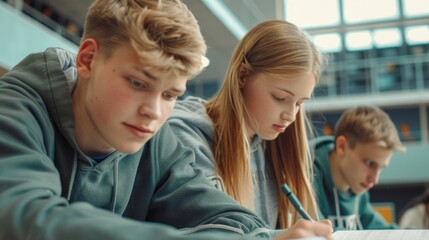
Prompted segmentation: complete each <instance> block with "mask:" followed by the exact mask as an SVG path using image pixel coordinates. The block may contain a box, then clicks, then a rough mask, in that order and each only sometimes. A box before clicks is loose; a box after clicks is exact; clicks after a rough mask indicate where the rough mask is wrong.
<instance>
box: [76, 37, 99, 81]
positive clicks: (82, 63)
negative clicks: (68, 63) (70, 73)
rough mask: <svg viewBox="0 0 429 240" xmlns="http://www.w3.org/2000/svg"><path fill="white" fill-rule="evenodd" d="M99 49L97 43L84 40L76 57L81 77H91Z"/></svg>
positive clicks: (91, 40) (89, 39) (92, 40)
mask: <svg viewBox="0 0 429 240" xmlns="http://www.w3.org/2000/svg"><path fill="white" fill-rule="evenodd" d="M98 47H99V46H98V43H97V41H95V40H94V39H91V38H88V39H85V40H83V42H82V43H81V44H80V47H79V52H78V54H77V57H76V66H77V71H78V74H79V76H80V77H83V78H88V77H89V75H90V73H91V70H92V64H93V62H94V60H95V56H96V55H97V54H98V50H99V48H98Z"/></svg>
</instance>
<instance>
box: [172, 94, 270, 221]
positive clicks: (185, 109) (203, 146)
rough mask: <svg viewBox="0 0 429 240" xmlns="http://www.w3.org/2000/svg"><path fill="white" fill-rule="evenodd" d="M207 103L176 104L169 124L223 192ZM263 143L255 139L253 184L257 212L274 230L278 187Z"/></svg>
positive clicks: (191, 99)
mask: <svg viewBox="0 0 429 240" xmlns="http://www.w3.org/2000/svg"><path fill="white" fill-rule="evenodd" d="M204 104H205V101H204V100H203V99H201V98H197V97H187V98H185V99H184V100H182V101H178V102H177V103H176V106H175V109H174V111H173V113H172V114H171V116H170V118H169V120H168V122H169V123H170V126H171V128H172V129H173V131H174V133H175V134H176V135H177V136H178V138H179V140H180V141H181V142H182V143H183V144H184V145H185V146H188V147H191V148H192V149H193V150H194V152H195V154H196V156H197V157H196V159H197V160H196V164H197V166H198V167H200V168H202V169H203V170H204V173H205V175H206V177H207V178H208V179H209V180H210V181H211V182H212V183H213V184H214V185H215V186H216V187H217V188H218V189H220V190H222V191H223V190H224V187H223V181H222V179H221V178H220V177H219V176H218V175H217V174H216V172H215V167H214V157H213V153H212V148H211V146H212V145H213V137H214V135H213V131H214V128H213V123H212V121H211V119H210V118H209V117H208V115H207V113H206V109H205V107H204ZM263 143H264V142H263V140H262V139H261V138H259V137H258V136H255V137H254V138H253V140H252V143H251V144H252V146H251V147H252V155H251V158H250V161H251V170H252V177H253V184H254V202H255V211H256V213H257V215H258V216H260V217H261V218H262V219H263V220H264V221H265V222H267V224H268V225H269V226H270V227H271V228H272V229H275V228H276V226H277V216H278V196H277V189H276V187H277V183H276V180H275V176H274V171H273V169H272V167H271V165H270V164H268V163H267V162H266V161H265V156H264V146H263Z"/></svg>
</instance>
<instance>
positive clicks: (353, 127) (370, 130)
mask: <svg viewBox="0 0 429 240" xmlns="http://www.w3.org/2000/svg"><path fill="white" fill-rule="evenodd" d="M339 136H346V137H347V139H348V141H349V143H350V147H351V148H354V147H355V146H356V144H358V143H380V144H381V145H382V146H384V147H385V148H387V149H390V150H394V151H401V152H404V151H405V147H404V146H403V145H402V143H401V140H400V139H399V136H398V131H397V129H396V127H395V124H394V123H393V122H392V120H391V119H390V117H389V115H387V113H385V112H384V111H383V110H382V109H380V108H379V107H376V106H358V107H354V108H351V109H349V110H347V111H345V112H344V113H343V114H342V115H341V117H340V119H339V120H338V122H337V125H336V127H335V139H337V138H338V137H339Z"/></svg>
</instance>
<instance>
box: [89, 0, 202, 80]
mask: <svg viewBox="0 0 429 240" xmlns="http://www.w3.org/2000/svg"><path fill="white" fill-rule="evenodd" d="M88 38H92V39H95V40H96V41H97V42H98V44H99V46H100V49H101V51H102V54H104V55H105V57H110V56H111V54H112V53H113V50H114V49H115V47H117V46H120V45H124V44H130V45H131V46H132V47H133V48H134V49H135V51H136V52H137V54H138V55H139V57H140V59H141V61H142V63H150V65H151V66H153V67H157V68H161V69H163V70H174V71H177V72H178V73H180V74H181V75H184V76H193V75H196V74H198V73H199V72H200V71H201V69H202V62H201V60H202V57H203V56H204V55H205V53H206V48H207V47H206V44H205V41H204V39H203V36H202V35H201V32H200V28H199V26H198V23H197V21H196V19H195V17H194V16H193V14H192V13H191V12H190V11H189V10H188V8H187V7H186V5H185V4H183V3H182V2H181V1H180V0H95V1H94V2H93V3H92V4H91V6H90V8H89V10H88V13H87V16H86V20H85V28H84V33H83V38H82V39H83V40H84V39H88Z"/></svg>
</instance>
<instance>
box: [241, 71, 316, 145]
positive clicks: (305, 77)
mask: <svg viewBox="0 0 429 240" xmlns="http://www.w3.org/2000/svg"><path fill="white" fill-rule="evenodd" d="M241 82H242V87H241V90H242V94H243V98H244V101H245V104H246V108H247V110H248V112H249V115H250V117H251V118H252V120H253V121H254V124H253V125H254V126H249V127H248V131H249V135H250V136H249V137H251V136H253V135H254V134H257V135H259V136H260V137H261V138H262V139H264V140H273V139H275V138H277V137H278V136H279V134H280V133H283V132H284V131H285V130H286V128H287V127H288V126H289V125H290V124H292V123H293V122H294V121H295V119H296V114H297V113H298V111H299V109H300V107H301V105H302V104H303V103H304V101H305V100H307V99H309V98H310V97H311V93H312V91H313V89H314V87H315V85H316V79H315V78H314V76H313V75H312V74H310V73H303V74H296V75H294V76H293V77H292V76H287V77H285V76H278V77H276V76H272V75H268V74H264V73H257V74H251V75H248V76H245V77H242V76H241ZM250 122H251V121H250Z"/></svg>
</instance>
